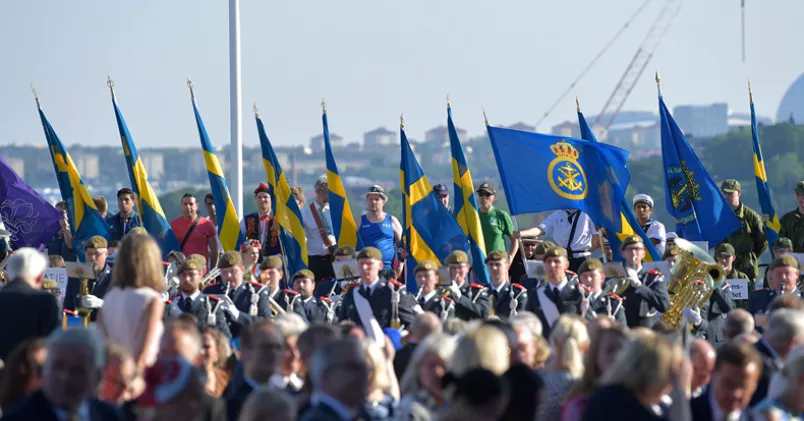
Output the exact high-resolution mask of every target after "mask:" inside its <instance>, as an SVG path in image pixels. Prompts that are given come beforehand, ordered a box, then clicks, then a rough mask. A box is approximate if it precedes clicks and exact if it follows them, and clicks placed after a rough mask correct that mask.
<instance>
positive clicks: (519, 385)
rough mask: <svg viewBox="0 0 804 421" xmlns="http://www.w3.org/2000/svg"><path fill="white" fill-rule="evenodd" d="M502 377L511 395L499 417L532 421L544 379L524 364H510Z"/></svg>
mask: <svg viewBox="0 0 804 421" xmlns="http://www.w3.org/2000/svg"><path fill="white" fill-rule="evenodd" d="M503 378H504V379H505V381H506V382H507V383H508V389H509V390H510V393H511V397H510V399H509V400H508V407H507V408H506V410H505V412H504V413H503V415H502V416H501V417H500V418H499V419H501V420H505V421H533V420H535V419H537V418H536V413H537V411H538V409H539V405H540V404H541V402H542V389H543V388H544V381H542V379H541V377H539V375H538V374H536V372H535V371H533V369H532V368H530V367H528V366H526V365H524V364H516V365H512V366H511V368H509V369H508V371H506V372H505V374H504V375H503Z"/></svg>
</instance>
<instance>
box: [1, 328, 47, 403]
mask: <svg viewBox="0 0 804 421" xmlns="http://www.w3.org/2000/svg"><path fill="white" fill-rule="evenodd" d="M46 357H47V351H46V350H45V340H44V339H41V338H40V339H28V340H26V341H25V342H22V343H21V344H19V346H17V347H16V348H14V350H12V351H11V353H10V354H9V355H8V359H6V360H5V368H4V369H3V373H2V376H0V410H2V411H3V412H5V411H7V410H8V409H9V408H10V407H11V405H12V404H14V403H15V402H16V401H17V400H19V399H20V398H22V397H24V396H26V395H29V394H31V393H33V392H34V391H36V390H37V389H39V387H40V385H41V382H42V378H41V373H42V365H44V363H45V359H46Z"/></svg>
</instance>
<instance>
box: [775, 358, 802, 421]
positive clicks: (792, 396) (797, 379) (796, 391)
mask: <svg viewBox="0 0 804 421" xmlns="http://www.w3.org/2000/svg"><path fill="white" fill-rule="evenodd" d="M779 376H780V377H781V379H780V380H782V381H781V383H783V385H784V386H783V390H782V391H781V392H780V393H779V395H777V396H771V397H777V398H780V399H782V400H783V402H784V403H785V404H786V405H789V406H790V410H791V412H793V413H796V414H800V413H801V412H802V411H804V350H802V349H801V348H797V349H796V350H795V351H794V352H791V353H790V355H788V356H787V358H785V362H784V367H782V370H781V371H780V372H779ZM772 382H773V381H772ZM772 389H773V387H772V386H771V390H772ZM771 393H773V392H770V391H769V392H768V394H769V395H770V394H771Z"/></svg>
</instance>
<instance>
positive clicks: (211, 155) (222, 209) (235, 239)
mask: <svg viewBox="0 0 804 421" xmlns="http://www.w3.org/2000/svg"><path fill="white" fill-rule="evenodd" d="M188 84H189V86H190V97H191V98H192V101H193V112H194V113H195V123H196V125H197V126H198V136H199V137H200V138H201V149H203V150H204V162H205V163H206V166H207V175H208V176H209V186H210V188H211V189H212V197H213V200H214V201H215V209H217V210H218V237H220V239H221V245H222V246H223V250H224V251H231V250H239V247H240V243H242V242H243V239H244V237H243V233H242V232H240V222H239V220H238V219H237V212H236V211H235V207H234V203H232V198H231V196H229V188H228V187H226V179H225V178H224V176H223V169H222V168H221V164H220V162H218V157H217V156H216V155H215V148H213V147H212V142H211V141H210V140H209V136H208V135H207V129H206V128H205V127H204V122H203V121H201V114H200V113H199V112H198V106H197V104H196V102H195V92H194V91H193V86H192V84H191V83H190V82H188Z"/></svg>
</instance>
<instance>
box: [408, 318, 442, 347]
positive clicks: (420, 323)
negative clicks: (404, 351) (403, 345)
mask: <svg viewBox="0 0 804 421" xmlns="http://www.w3.org/2000/svg"><path fill="white" fill-rule="evenodd" d="M442 330H443V326H442V324H441V319H439V318H438V316H436V314H435V313H433V312H430V311H425V312H424V313H422V314H420V315H419V316H418V317H416V319H415V320H413V323H411V325H410V336H408V342H411V341H412V342H421V341H423V340H425V339H427V337H428V336H430V335H433V334H438V333H441V332H442Z"/></svg>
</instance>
